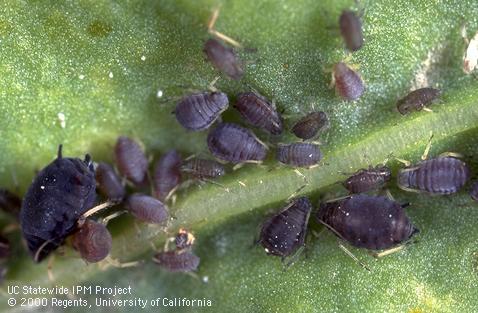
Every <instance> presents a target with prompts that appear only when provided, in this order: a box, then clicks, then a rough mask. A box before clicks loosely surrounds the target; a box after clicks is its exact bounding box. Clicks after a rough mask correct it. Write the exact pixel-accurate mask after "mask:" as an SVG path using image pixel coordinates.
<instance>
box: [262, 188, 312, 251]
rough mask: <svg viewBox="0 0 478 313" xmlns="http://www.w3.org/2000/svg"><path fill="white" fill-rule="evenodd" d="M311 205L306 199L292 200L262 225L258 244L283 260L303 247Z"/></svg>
mask: <svg viewBox="0 0 478 313" xmlns="http://www.w3.org/2000/svg"><path fill="white" fill-rule="evenodd" d="M311 210H312V204H311V203H310V201H309V199H308V198H306V197H301V198H296V199H294V200H292V201H291V202H290V203H289V204H288V205H287V206H286V207H285V208H283V209H282V210H281V212H279V213H278V214H276V215H274V216H272V217H270V218H269V219H268V220H267V221H265V222H264V223H263V224H262V228H261V232H260V238H259V241H258V242H259V243H260V244H261V245H262V246H263V247H264V249H265V251H266V252H267V253H268V254H272V255H277V256H281V257H282V258H285V257H287V256H289V255H291V254H293V253H294V252H296V251H297V249H299V248H300V247H301V246H303V245H304V240H305V235H306V232H307V222H308V221H309V216H310V211H311Z"/></svg>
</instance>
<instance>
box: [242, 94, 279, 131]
mask: <svg viewBox="0 0 478 313" xmlns="http://www.w3.org/2000/svg"><path fill="white" fill-rule="evenodd" d="M234 107H235V108H236V109H237V110H238V111H239V113H240V114H241V116H242V117H243V118H244V119H245V120H246V121H247V122H248V123H249V124H251V125H253V126H255V127H259V128H261V129H263V130H265V131H267V132H269V133H270V134H272V135H279V134H281V133H282V129H283V127H282V120H281V117H280V115H279V112H277V110H276V108H275V107H274V106H273V105H272V104H271V103H269V101H268V100H267V99H265V98H264V97H262V96H260V95H258V94H256V93H254V92H245V93H240V94H239V95H238V96H237V101H236V104H235V105H234Z"/></svg>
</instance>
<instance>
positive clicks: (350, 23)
mask: <svg viewBox="0 0 478 313" xmlns="http://www.w3.org/2000/svg"><path fill="white" fill-rule="evenodd" d="M339 25H340V32H341V34H342V37H343V39H344V41H345V45H346V46H347V49H349V50H350V51H357V50H359V49H360V48H361V47H362V45H363V34H362V23H361V22H360V19H359V18H358V17H357V16H356V15H355V13H354V12H352V11H348V10H345V11H343V12H342V14H341V15H340V18H339Z"/></svg>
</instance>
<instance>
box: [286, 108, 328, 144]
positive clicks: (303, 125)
mask: <svg viewBox="0 0 478 313" xmlns="http://www.w3.org/2000/svg"><path fill="white" fill-rule="evenodd" d="M328 127H329V119H328V118H327V114H325V112H321V111H319V112H312V113H309V114H307V115H306V116H304V117H303V118H301V119H300V120H298V121H297V122H296V123H295V124H294V126H292V132H293V133H294V135H296V136H297V137H299V138H300V139H303V140H307V139H311V138H314V137H315V136H316V135H317V133H318V132H320V131H324V130H325V129H326V128H328Z"/></svg>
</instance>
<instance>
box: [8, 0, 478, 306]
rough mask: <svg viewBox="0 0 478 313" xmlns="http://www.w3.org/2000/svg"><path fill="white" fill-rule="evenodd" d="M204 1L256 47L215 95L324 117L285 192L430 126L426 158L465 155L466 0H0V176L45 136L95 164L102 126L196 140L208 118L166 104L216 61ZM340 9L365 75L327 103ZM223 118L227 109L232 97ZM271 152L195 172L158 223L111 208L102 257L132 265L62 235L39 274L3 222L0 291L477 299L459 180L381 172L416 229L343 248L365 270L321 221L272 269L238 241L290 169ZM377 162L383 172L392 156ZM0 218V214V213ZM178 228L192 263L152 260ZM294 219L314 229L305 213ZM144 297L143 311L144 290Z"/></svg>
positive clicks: (471, 302) (468, 208) (477, 22)
mask: <svg viewBox="0 0 478 313" xmlns="http://www.w3.org/2000/svg"><path fill="white" fill-rule="evenodd" d="M219 4H222V6H221V14H220V16H219V19H218V21H217V24H216V29H217V30H218V31H221V32H223V33H226V34H227V35H229V36H231V37H233V38H235V39H237V40H239V41H240V42H241V43H242V44H243V45H244V46H245V47H248V48H255V49H257V52H256V53H250V52H246V50H243V51H241V52H240V55H241V57H242V58H243V59H244V60H248V61H247V62H246V64H247V65H246V72H247V74H246V76H245V78H244V79H243V80H242V81H240V82H234V81H230V80H228V79H227V78H224V77H221V78H220V79H219V81H218V82H217V84H216V87H217V88H219V89H221V90H223V91H224V92H226V93H228V94H230V95H231V96H233V95H234V94H235V93H237V92H239V91H243V90H248V89H250V88H251V87H252V88H255V89H257V90H259V91H260V92H261V93H262V94H264V95H265V96H267V97H268V98H273V99H274V100H275V102H276V104H277V106H278V107H279V109H281V110H283V111H284V113H285V115H287V116H288V119H287V121H286V123H287V124H288V125H291V124H292V123H293V121H295V120H296V119H297V118H298V117H299V116H301V115H302V114H305V113H307V112H308V111H310V110H311V108H312V106H313V107H315V108H316V109H321V110H324V111H326V112H327V113H328V114H329V117H330V119H331V128H330V130H329V131H328V132H327V134H326V135H325V136H324V137H323V138H322V139H321V140H322V141H323V142H324V144H323V146H322V150H323V152H324V160H323V162H322V164H321V165H320V166H319V167H317V168H314V169H310V170H303V169H301V170H300V172H301V173H302V175H304V177H305V180H306V181H307V182H308V185H307V186H306V187H305V188H304V189H302V190H301V191H300V193H301V194H307V195H310V196H311V197H312V199H313V200H314V201H317V200H318V199H319V198H333V197H337V196H340V195H344V194H345V190H344V189H343V188H342V187H340V186H339V185H338V184H336V182H338V181H341V180H343V179H344V177H345V176H344V175H343V174H342V172H347V173H351V172H354V171H355V170H357V169H360V168H364V167H367V166H368V165H375V164H378V163H380V162H383V161H384V160H385V159H386V158H387V157H389V156H390V155H391V154H393V156H394V157H400V158H408V159H411V160H413V161H418V160H419V156H420V155H421V153H422V152H423V150H424V148H425V145H426V143H427V141H428V139H429V137H430V133H433V135H434V137H433V145H432V150H431V153H430V154H431V155H432V156H433V155H437V154H439V153H441V152H444V151H456V152H460V153H462V154H464V155H465V160H466V161H467V162H468V163H469V164H470V165H471V166H472V168H473V169H474V170H476V163H475V162H474V160H473V156H474V155H475V154H476V153H477V148H476V144H475V141H474V139H475V138H476V135H477V127H478V88H477V87H478V82H477V80H476V76H475V75H465V74H464V73H463V71H462V69H461V67H462V57H463V53H464V49H465V48H466V46H465V43H464V41H463V39H462V38H461V35H460V31H461V27H462V26H463V25H464V24H465V25H466V27H467V29H468V37H472V36H473V35H474V33H475V32H476V30H478V7H477V6H476V2H475V1H471V0H470V1H458V0H456V1H403V0H397V1H394V2H393V3H391V2H389V1H382V0H378V1H365V2H361V3H360V4H359V5H356V4H354V2H353V1H320V2H319V1H312V0H310V1H305V0H304V1H290V0H281V1H272V0H270V1H269V0H266V1H256V2H249V1H242V0H238V1H224V2H212V1H203V0H201V1H186V0H184V1H150V0H143V1H122V2H115V1H110V0H105V1H99V2H98V1H64V2H58V1H33V0H32V1H19V0H18V1H17V0H11V1H7V4H6V5H4V6H3V7H2V8H0V12H1V14H0V48H1V49H0V55H1V62H0V73H1V75H0V117H1V119H0V129H1V136H0V147H2V153H1V154H0V173H1V174H2V175H1V177H0V183H1V184H2V186H6V187H9V188H11V189H14V188H15V185H18V190H19V192H20V193H24V192H25V190H26V188H27V187H28V185H29V183H30V182H31V180H32V178H33V176H34V172H35V170H38V169H41V168H42V167H43V166H45V164H47V163H49V162H50V161H51V160H52V159H53V158H54V156H55V153H56V149H57V145H58V144H59V143H63V144H64V154H65V155H68V156H81V155H82V154H84V153H86V152H88V153H91V154H92V155H93V157H94V159H95V160H106V161H111V160H112V156H111V150H112V147H113V145H114V142H115V140H116V138H117V136H119V135H121V134H126V135H129V136H132V137H134V138H137V139H139V140H141V141H142V142H143V143H144V145H145V147H146V149H147V151H148V153H150V154H151V155H152V156H154V158H157V157H158V156H159V155H160V154H161V153H163V152H164V151H166V150H167V149H170V148H177V149H178V150H180V151H181V153H183V155H185V156H186V155H189V154H192V153H202V154H204V155H206V154H207V147H206V143H205V136H206V133H189V132H186V131H185V130H183V129H182V128H181V127H180V126H179V125H178V124H177V123H176V121H175V120H174V116H172V115H171V114H170V112H171V111H172V110H173V108H174V102H175V101H174V99H175V98H178V97H180V96H181V95H183V94H186V93H187V92H188V91H189V90H190V89H205V88H207V85H208V84H209V83H210V82H211V81H212V80H213V79H214V78H215V77H216V76H217V75H218V73H217V72H216V71H215V70H214V69H213V68H212V66H211V65H210V64H209V63H207V62H206V61H205V60H204V55H203V52H202V45H203V42H204V40H205V39H206V38H208V35H207V30H206V23H207V20H208V18H209V16H210V14H211V12H212V10H213V8H215V7H216V6H217V5H219ZM345 8H353V9H354V10H356V11H361V12H362V13H363V16H362V20H363V28H364V34H365V44H364V47H363V48H362V49H361V50H359V51H358V52H355V53H354V54H353V55H351V57H350V60H349V61H348V62H349V63H350V64H354V65H357V66H359V69H358V72H359V73H360V74H361V75H362V77H363V79H364V81H365V83H366V93H365V94H364V96H363V97H362V98H361V99H360V100H359V101H357V102H344V101H341V100H340V99H339V98H338V97H337V96H336V95H335V94H334V91H333V90H332V89H329V88H328V83H329V81H330V72H329V70H330V68H331V67H332V66H333V64H334V63H336V62H338V61H341V60H344V59H346V58H347V57H348V53H347V52H346V51H345V50H344V47H343V43H342V39H341V38H340V33H339V30H338V28H337V20H338V16H339V15H340V12H341V11H342V10H343V9H345ZM425 85H428V86H432V87H437V88H439V89H441V90H442V91H443V96H442V97H441V100H440V101H439V102H438V103H436V104H434V105H433V106H432V107H431V108H432V109H433V112H432V113H429V112H417V113H413V114H411V115H409V116H401V115H400V114H399V113H398V112H396V110H395V103H396V101H397V99H398V98H400V97H402V96H403V95H405V94H406V93H407V92H408V91H409V90H410V89H415V88H419V87H422V86H425ZM159 91H160V93H159V94H161V93H162V96H161V97H158V92H159ZM59 113H62V114H63V115H64V116H65V125H64V127H62V125H61V121H60V120H59ZM224 119H225V120H237V115H236V114H235V113H234V112H233V110H230V111H228V112H226V114H225V115H224ZM258 134H259V132H258ZM259 135H260V136H261V137H262V139H264V140H265V141H267V142H269V143H271V144H273V143H274V142H277V141H280V142H288V141H293V140H295V139H294V138H293V136H292V135H290V134H285V135H284V136H282V137H281V138H278V139H276V138H270V137H267V136H263V134H259ZM272 154H273V151H271V156H270V159H269V160H268V161H267V162H266V163H265V164H264V165H263V166H255V165H246V166H244V167H243V168H241V169H240V170H237V171H234V172H233V171H231V172H230V173H229V174H228V175H227V176H226V177H224V178H223V179H221V180H219V181H218V182H219V183H220V184H222V185H224V186H225V188H227V190H226V189H225V188H221V187H219V186H216V185H212V184H208V185H205V186H202V187H201V188H199V186H195V185H194V186H191V187H189V188H187V189H186V190H183V191H181V192H179V193H178V201H177V202H176V203H175V204H174V205H172V206H171V213H172V215H173V216H174V217H175V219H174V220H173V221H172V222H171V223H170V225H168V227H167V233H166V232H164V229H163V228H161V227H157V226H145V225H142V224H139V223H137V222H134V221H133V220H132V218H130V217H127V216H123V217H120V218H118V219H117V220H114V221H112V222H111V226H109V227H110V229H111V230H112V233H113V236H114V241H113V252H112V257H113V258H115V259H118V260H120V261H123V262H126V261H134V260H145V262H146V263H145V264H144V265H141V266H139V267H135V268H125V269H114V268H111V267H109V268H105V264H106V263H105V262H103V263H101V264H90V265H88V266H86V265H85V264H84V262H83V261H81V260H80V259H78V256H77V255H76V253H75V252H74V251H73V250H72V249H71V248H69V247H68V246H66V247H65V249H64V255H63V256H62V255H59V254H57V255H56V256H55V257H54V262H53V264H52V269H51V273H52V274H53V276H54V281H50V280H49V278H48V273H47V266H48V264H47V262H44V263H42V264H39V265H37V264H33V262H32V261H31V259H30V257H29V256H28V255H27V253H26V252H25V249H24V247H23V244H20V242H21V239H20V234H19V232H14V233H12V234H10V235H9V238H10V239H11V241H12V245H14V257H12V258H11V259H10V261H9V263H8V270H9V271H8V275H7V278H6V281H5V282H4V283H3V289H4V290H5V291H7V288H6V287H7V286H9V285H14V284H16V285H33V286H37V285H39V284H40V285H41V286H43V287H46V286H54V285H57V286H61V285H63V286H65V287H67V288H71V287H72V286H74V285H85V286H89V285H96V284H99V285H103V286H105V287H113V286H114V285H117V286H123V287H125V286H128V285H131V286H132V294H131V295H123V296H118V297H115V298H114V299H118V298H120V299H134V298H142V299H144V300H153V299H157V298H168V299H171V298H183V297H185V298H188V299H204V298H205V299H210V300H211V301H212V307H210V308H209V307H207V308H204V311H218V312H223V311H231V312H310V311H316V312H323V311H325V312H329V311H339V312H364V311H375V312H404V311H407V312H430V311H433V312H456V311H462V312H471V311H473V310H474V309H475V308H476V307H477V305H478V300H477V299H478V297H477V292H476V290H477V287H478V286H477V280H476V278H477V276H476V275H477V270H478V241H477V237H476V232H475V229H476V227H477V223H476V222H475V221H477V220H478V210H476V208H475V207H476V204H475V203H473V202H472V200H471V199H470V198H469V196H468V195H467V194H466V191H462V192H460V193H458V194H457V195H454V196H450V197H430V196H427V195H423V194H410V193H406V192H403V191H400V190H398V189H397V188H396V187H395V182H392V183H391V184H390V185H391V186H390V188H391V192H392V193H393V195H394V196H395V197H396V198H397V200H398V201H401V202H410V203H411V206H410V207H409V209H408V211H407V212H408V214H409V215H410V218H411V219H412V221H413V223H414V224H415V225H416V226H417V227H418V228H419V229H420V230H421V233H420V234H419V235H418V236H417V237H416V239H417V242H415V243H414V244H411V245H408V246H407V247H406V248H405V249H404V250H402V251H400V252H397V253H395V254H393V255H390V256H387V257H384V258H382V259H378V260H376V259H374V258H372V257H371V256H369V255H368V254H367V252H366V251H364V250H360V249H354V248H350V249H351V251H352V252H353V253H354V254H355V255H356V256H357V257H358V258H359V259H360V260H361V261H363V262H365V263H367V264H368V266H369V267H370V268H371V272H368V271H366V270H364V269H363V268H362V267H360V266H359V265H358V264H357V263H355V262H354V261H353V260H352V259H351V258H349V257H348V256H347V255H345V254H344V253H343V252H342V251H341V250H340V249H339V247H338V245H337V241H336V239H335V237H334V235H333V234H331V233H328V232H326V231H325V232H322V233H320V235H319V236H318V237H315V236H310V238H309V239H310V240H309V244H308V246H307V249H306V250H307V251H306V253H305V254H304V255H302V256H301V258H299V260H298V261H297V262H296V263H295V264H294V265H293V266H291V267H290V268H288V269H287V270H283V266H282V264H281V262H280V260H279V259H277V258H274V257H269V256H267V255H266V254H265V253H264V251H263V250H262V249H261V248H260V247H258V246H253V245H252V242H253V238H254V237H255V236H256V234H257V227H258V225H260V224H261V223H262V221H263V220H264V219H265V218H266V216H267V214H270V213H272V212H275V211H277V210H278V209H279V208H280V207H281V206H283V205H284V203H285V201H286V199H287V198H288V197H289V196H290V195H291V194H292V193H294V191H296V190H297V189H298V188H299V187H301V186H302V185H303V184H304V178H303V177H301V176H300V175H298V174H297V173H296V172H295V171H294V170H293V169H290V168H287V167H284V166H277V164H276V162H275V161H274V160H273V156H272ZM389 164H390V165H391V166H392V169H393V171H394V173H396V171H397V169H398V167H399V166H400V165H399V164H398V163H397V162H394V161H393V160H392V161H390V163H389ZM314 203H316V202H314ZM9 222H10V220H9V219H8V217H6V216H5V217H4V218H3V224H4V225H6V224H8V223H9ZM182 226H184V227H187V228H188V229H190V230H192V231H193V232H194V234H195V235H196V237H197V245H196V247H195V253H196V254H197V255H198V256H200V257H201V264H200V269H199V272H198V274H197V277H191V276H189V275H183V274H174V275H173V274H170V273H165V272H163V271H162V270H161V269H159V268H158V267H157V266H155V264H152V262H150V259H151V257H152V255H153V253H154V252H153V250H152V248H151V243H154V244H156V245H157V247H158V248H159V247H162V244H163V243H164V240H165V239H166V238H167V237H169V236H172V235H174V233H175V232H176V231H177V229H178V228H179V227H182ZM310 227H311V229H314V230H315V231H317V232H320V231H321V230H322V229H321V228H320V226H318V225H316V223H315V221H314V218H313V217H312V218H311V222H310ZM9 297H10V296H9V295H8V294H6V293H5V294H4V295H2V296H0V308H2V309H4V310H5V309H6V308H8V305H7V302H6V300H7V299H8V298H9ZM21 297H22V295H18V296H14V298H17V299H18V300H19V301H20V298H21ZM57 297H58V298H61V297H60V296H57ZM78 297H80V296H79V295H78ZM81 298H83V299H88V301H89V303H90V304H92V308H91V309H89V311H94V312H96V311H98V312H99V311H102V310H103V308H101V307H97V306H96V305H95V299H96V298H100V295H96V294H92V295H82V296H81ZM102 298H104V299H106V298H107V296H102ZM160 304H161V305H163V302H162V301H160ZM17 306H19V304H17ZM54 309H55V310H56V311H60V310H61V308H59V307H55V308H54ZM131 309H132V308H128V307H126V308H119V310H120V311H128V310H131ZM148 309H149V310H150V311H152V310H153V309H152V307H151V302H149V304H148ZM160 309H161V310H166V311H184V312H189V311H196V310H197V307H196V308H191V307H187V306H182V307H161V308H160ZM84 310H85V309H84V308H74V309H72V311H78V312H82V311H84Z"/></svg>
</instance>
